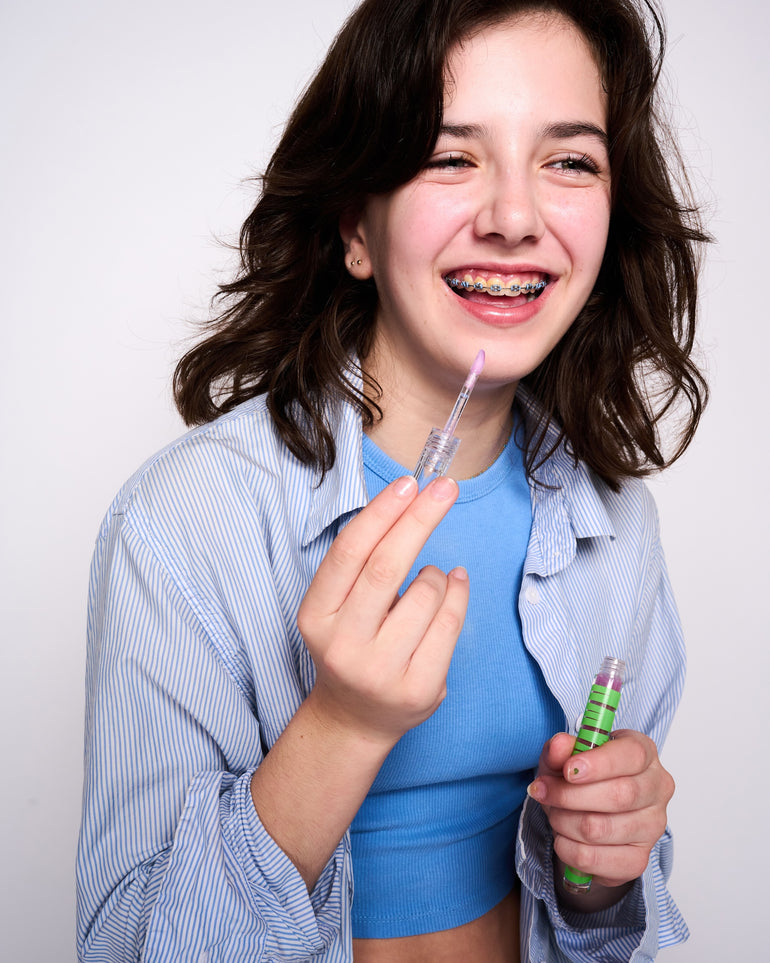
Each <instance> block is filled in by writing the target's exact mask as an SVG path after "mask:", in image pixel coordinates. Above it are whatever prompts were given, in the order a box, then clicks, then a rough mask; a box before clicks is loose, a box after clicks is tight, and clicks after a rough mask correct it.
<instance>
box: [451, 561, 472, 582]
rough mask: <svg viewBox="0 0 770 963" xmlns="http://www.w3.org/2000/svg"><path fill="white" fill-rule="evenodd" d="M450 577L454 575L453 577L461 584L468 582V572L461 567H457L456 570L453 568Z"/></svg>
mask: <svg viewBox="0 0 770 963" xmlns="http://www.w3.org/2000/svg"><path fill="white" fill-rule="evenodd" d="M452 575H454V577H455V578H456V579H459V580H460V581H461V582H467V581H468V572H467V570H466V569H464V568H463V567H462V565H458V566H457V568H453V569H452Z"/></svg>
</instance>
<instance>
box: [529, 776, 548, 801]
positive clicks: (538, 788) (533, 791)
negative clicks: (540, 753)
mask: <svg viewBox="0 0 770 963" xmlns="http://www.w3.org/2000/svg"><path fill="white" fill-rule="evenodd" d="M527 795H528V796H531V797H532V799H536V800H537V802H542V801H543V800H544V799H545V786H544V785H543V783H542V782H540V780H539V779H536V780H535V781H534V782H531V783H530V784H529V785H528V786H527Z"/></svg>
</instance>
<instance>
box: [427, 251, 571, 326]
mask: <svg viewBox="0 0 770 963" xmlns="http://www.w3.org/2000/svg"><path fill="white" fill-rule="evenodd" d="M474 272H475V273H476V274H481V275H483V276H485V277H487V278H489V277H492V276H497V277H500V278H502V279H503V280H504V281H507V280H509V279H510V278H513V277H519V276H521V275H523V274H539V275H543V276H544V277H546V278H548V284H547V285H546V287H545V289H544V290H543V293H542V294H541V295H540V296H539V297H538V298H535V300H534V301H527V300H526V298H525V297H515V298H508V297H490V298H487V299H485V301H484V302H478V301H469V300H468V299H467V298H464V297H463V296H462V295H461V294H460V293H458V292H457V291H456V290H455V289H454V288H451V287H450V286H449V285H448V284H447V283H446V281H444V287H445V288H446V291H447V293H448V294H449V296H450V297H451V298H452V299H453V303H454V304H455V305H457V306H458V307H460V308H462V309H463V311H464V312H466V313H467V314H469V315H471V316H472V317H473V318H475V320H477V321H480V322H481V323H482V324H485V325H490V326H492V327H498V328H499V327H515V326H516V325H520V324H526V322H527V321H531V320H532V318H534V317H535V316H536V315H537V314H539V313H540V312H541V311H542V310H543V308H544V307H545V306H546V304H547V303H548V300H549V299H550V296H551V294H552V292H553V289H554V288H555V287H556V285H557V284H558V281H559V278H558V275H553V274H551V273H549V272H548V271H545V270H544V269H543V268H542V267H539V266H535V265H523V264H520V265H516V267H514V268H512V267H511V266H510V265H502V264H496V265H489V264H486V265H484V264H479V263H474V264H473V265H471V266H468V267H461V268H455V269H453V270H451V271H446V272H445V273H444V274H443V278H447V277H458V276H459V277H462V276H463V274H473V273H474Z"/></svg>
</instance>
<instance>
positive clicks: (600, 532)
mask: <svg viewBox="0 0 770 963" xmlns="http://www.w3.org/2000/svg"><path fill="white" fill-rule="evenodd" d="M516 397H517V400H518V401H519V402H520V404H521V407H522V410H523V416H524V419H525V421H526V422H528V424H529V425H532V424H534V423H535V422H536V421H539V419H540V418H541V416H542V414H543V411H542V407H541V405H540V403H539V402H538V401H537V399H536V398H535V397H534V396H533V395H532V394H531V392H529V391H528V390H527V389H526V388H524V387H523V386H520V387H519V390H518V392H517V396H516ZM558 437H559V427H558V425H556V424H554V423H553V422H551V423H550V424H549V425H548V427H547V428H546V432H545V438H544V441H543V448H544V450H546V451H549V450H550V449H551V448H553V452H552V454H551V455H549V457H548V458H547V459H546V461H545V462H544V463H543V464H542V465H539V466H538V467H537V468H536V469H534V470H533V476H534V477H533V481H534V482H535V484H534V485H532V487H531V491H532V510H533V518H532V535H533V537H532V538H531V539H530V546H529V552H528V555H527V563H526V565H525V571H528V572H533V573H535V574H538V575H550V574H553V573H554V572H557V571H559V570H560V569H563V568H565V567H566V566H567V565H568V564H569V563H570V562H571V561H572V559H573V558H574V557H575V552H576V550H577V541H578V539H584V538H586V539H587V538H615V534H616V533H615V527H614V525H613V523H612V519H611V518H610V515H609V513H608V511H607V507H606V505H605V501H604V499H605V498H606V497H607V496H608V495H609V494H610V493H609V489H608V488H607V486H606V485H605V484H604V483H603V482H602V481H601V480H600V479H598V478H597V477H596V476H595V475H594V473H593V472H592V471H591V470H590V469H589V468H588V467H587V466H586V465H585V464H584V463H583V462H582V461H576V459H575V458H574V457H573V456H572V455H570V454H569V452H568V451H567V447H566V444H565V441H564V439H561V440H560V441H559V440H558ZM554 446H555V447H554Z"/></svg>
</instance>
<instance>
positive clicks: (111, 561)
mask: <svg viewBox="0 0 770 963" xmlns="http://www.w3.org/2000/svg"><path fill="white" fill-rule="evenodd" d="M218 620H219V621H221V622H223V623H224V622H226V606H223V612H222V613H220V614H219V615H218V616H216V617H215V616H214V615H213V614H210V615H208V616H207V615H206V614H205V611H204V609H203V608H202V606H201V605H200V604H193V602H192V600H191V592H190V587H189V585H184V584H181V580H180V579H179V577H178V576H177V575H176V574H175V575H174V576H173V577H172V576H171V574H170V573H169V569H168V567H166V566H165V565H164V564H163V561H162V553H161V552H159V547H158V545H153V546H152V547H151V546H150V544H148V542H147V540H146V539H145V538H143V537H142V534H140V532H138V531H137V529H136V528H135V527H133V526H132V525H131V524H130V523H129V522H128V521H127V520H126V519H125V518H124V517H123V516H122V515H117V516H116V517H114V518H113V519H112V522H111V524H110V525H109V527H108V528H107V529H106V530H105V532H104V533H103V535H102V537H101V538H100V540H99V543H98V545H97V552H96V554H95V557H94V563H93V568H92V580H91V595H90V608H89V651H88V666H87V716H86V759H85V789H84V810H83V821H82V827H81V835H80V841H79V849H78V864H77V875H78V957H79V960H81V961H84V963H85V961H88V963H92V961H93V963H95V961H105V963H106V961H109V963H128V961H136V960H138V959H139V958H140V957H141V959H142V960H144V961H146V963H161V961H163V963H166V961H172V960H174V961H176V960H179V961H185V963H196V961H201V963H203V961H207V963H215V961H232V960H246V959H248V960H254V961H259V960H268V959H269V960H276V961H281V960H298V959H306V958H308V957H311V956H313V955H315V954H319V953H322V952H324V951H326V950H328V949H329V947H330V946H332V945H333V944H335V943H338V942H339V941H340V938H341V936H340V929H341V920H342V918H343V905H344V904H347V903H348V902H349V900H350V897H351V888H352V879H351V872H350V858H349V843H348V841H347V839H344V840H343V841H341V843H340V844H339V846H338V848H337V850H336V852H335V853H334V855H333V856H332V858H331V859H330V861H329V863H328V865H327V866H326V868H325V870H324V872H323V873H322V875H321V877H320V879H319V880H318V882H317V884H316V886H315V887H314V889H313V892H312V893H308V891H307V888H306V886H305V884H304V882H303V880H302V878H301V876H300V874H299V873H298V871H297V870H296V868H295V867H294V865H293V864H292V863H291V861H290V860H289V859H288V857H287V856H286V855H285V854H284V853H283V852H282V850H281V849H280V848H279V847H278V846H277V845H276V844H275V842H274V841H273V840H272V838H271V837H270V836H269V834H268V833H267V831H266V830H265V828H264V826H263V825H262V823H261V822H260V819H259V816H258V814H257V812H256V810H255V808H254V805H253V803H252V800H251V793H250V779H251V775H252V774H253V772H254V769H255V768H256V767H257V766H258V765H259V762H260V761H261V759H262V754H263V745H262V739H261V735H260V723H259V718H258V711H257V710H258V706H257V704H256V703H257V699H256V696H255V692H254V690H253V689H251V690H250V689H249V686H248V673H247V671H246V670H245V669H244V667H243V666H242V665H241V666H239V665H238V664H236V660H235V659H233V660H232V661H230V664H228V662H229V660H228V658H227V647H228V645H231V642H229V641H227V640H226V639H224V638H218V634H219V629H218V627H217V626H218ZM223 635H224V633H223ZM274 684H275V686H276V687H283V688H284V689H286V691H287V693H288V694H286V699H287V700H288V701H291V698H293V697H294V696H293V690H292V686H290V685H288V683H287V681H286V680H285V679H282V678H279V677H277V678H276V679H275V680H274Z"/></svg>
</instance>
